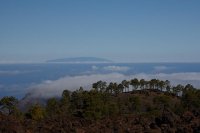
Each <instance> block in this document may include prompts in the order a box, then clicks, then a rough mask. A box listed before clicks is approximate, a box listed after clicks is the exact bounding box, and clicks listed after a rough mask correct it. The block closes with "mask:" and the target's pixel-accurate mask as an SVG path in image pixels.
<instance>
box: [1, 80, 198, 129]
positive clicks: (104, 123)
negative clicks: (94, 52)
mask: <svg viewBox="0 0 200 133" xmlns="http://www.w3.org/2000/svg"><path fill="white" fill-rule="evenodd" d="M18 102H19V101H18V100H17V99H16V98H14V97H12V96H11V97H3V98H2V99H1V100H0V111H1V114H0V132H20V133H21V132H63V133H64V132H196V133H198V132H199V131H200V113H199V112H200V90H198V89H195V88H194V87H193V86H192V85H190V84H188V85H186V86H183V85H180V84H179V85H177V86H171V85H170V82H169V81H168V80H166V81H162V80H158V79H152V80H150V81H145V80H144V79H141V80H138V79H136V78H135V79H132V80H130V81H127V80H123V81H122V82H121V83H112V82H111V83H106V82H104V81H98V82H96V83H93V86H92V89H91V90H89V91H86V90H84V89H83V88H82V87H80V89H78V90H76V91H73V92H70V91H69V90H64V91H63V93H62V96H61V97H60V98H50V99H48V100H47V102H46V104H45V105H41V104H39V103H37V104H33V105H31V106H30V107H28V109H27V110H26V111H20V109H19V108H18ZM16 125H17V127H15V126H16Z"/></svg>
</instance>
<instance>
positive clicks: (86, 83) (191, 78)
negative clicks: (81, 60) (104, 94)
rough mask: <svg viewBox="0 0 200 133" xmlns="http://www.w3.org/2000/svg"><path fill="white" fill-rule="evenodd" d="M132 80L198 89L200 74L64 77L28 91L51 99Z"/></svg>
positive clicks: (115, 74) (113, 74)
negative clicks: (99, 83)
mask: <svg viewBox="0 0 200 133" xmlns="http://www.w3.org/2000/svg"><path fill="white" fill-rule="evenodd" d="M133 78H138V79H145V80H150V79H153V78H157V79H161V80H170V81H171V84H172V85H177V84H183V85H185V84H188V83H190V84H193V85H194V86H195V87H200V73H195V72H188V73H171V74H165V73H158V74H145V73H139V74H134V75H124V74H121V73H117V72H115V73H109V74H91V75H81V76H66V77H62V78H59V79H57V80H46V81H44V82H42V83H40V84H36V85H32V86H30V87H29V90H30V92H31V94H32V96H33V97H37V96H40V97H45V98H48V97H53V96H60V95H61V93H62V91H63V90H65V89H68V90H71V91H74V90H77V89H79V88H80V86H82V87H83V88H84V89H86V90H88V89H91V87H92V83H95V82H97V81H99V80H102V81H106V82H108V83H109V82H118V83H119V82H121V81H122V80H124V79H126V80H130V79H133Z"/></svg>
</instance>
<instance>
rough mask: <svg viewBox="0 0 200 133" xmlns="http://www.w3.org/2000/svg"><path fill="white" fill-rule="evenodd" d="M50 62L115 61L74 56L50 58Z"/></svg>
mask: <svg viewBox="0 0 200 133" xmlns="http://www.w3.org/2000/svg"><path fill="white" fill-rule="evenodd" d="M47 62H48V63H112V62H113V61H111V60H108V59H104V58H97V57H73V58H61V59H54V60H48V61H47Z"/></svg>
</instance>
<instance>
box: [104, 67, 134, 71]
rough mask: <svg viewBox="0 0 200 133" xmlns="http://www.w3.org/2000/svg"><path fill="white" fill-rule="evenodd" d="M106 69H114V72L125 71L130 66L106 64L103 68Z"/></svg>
mask: <svg viewBox="0 0 200 133" xmlns="http://www.w3.org/2000/svg"><path fill="white" fill-rule="evenodd" d="M103 69H104V70H106V71H115V72H126V71H128V70H129V69H130V68H129V67H126V66H106V67H104V68H103Z"/></svg>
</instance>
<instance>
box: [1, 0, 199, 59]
mask: <svg viewBox="0 0 200 133" xmlns="http://www.w3.org/2000/svg"><path fill="white" fill-rule="evenodd" d="M199 50H200V1H199V0H165V1H164V0H0V62H43V61H45V60H49V59H57V58H68V57H82V56H87V57H88V56H91V57H101V58H106V59H111V60H113V61H116V62H200V58H199V57H200V52H199Z"/></svg>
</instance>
